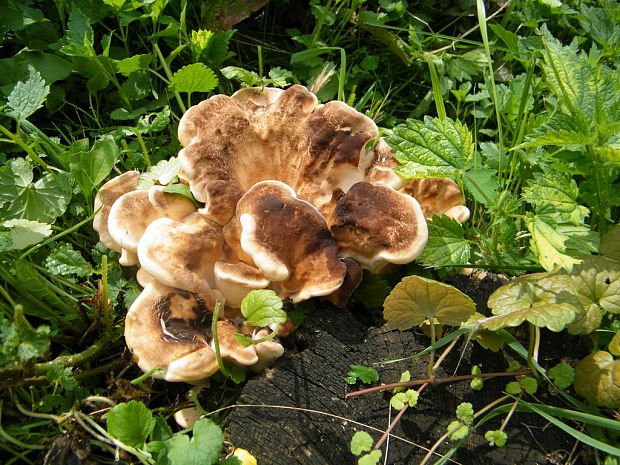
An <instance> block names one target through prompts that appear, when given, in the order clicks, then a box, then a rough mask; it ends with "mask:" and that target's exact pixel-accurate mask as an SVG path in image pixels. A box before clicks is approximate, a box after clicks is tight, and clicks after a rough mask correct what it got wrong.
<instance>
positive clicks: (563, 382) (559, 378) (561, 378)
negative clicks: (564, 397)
mask: <svg viewBox="0 0 620 465" xmlns="http://www.w3.org/2000/svg"><path fill="white" fill-rule="evenodd" d="M547 376H549V378H551V379H552V380H553V384H555V385H556V386H557V387H559V388H560V389H566V388H567V387H569V386H570V385H571V384H573V381H574V380H575V369H574V368H573V367H572V366H570V365H569V364H568V363H564V362H561V363H558V364H557V365H554V366H552V367H551V368H549V371H548V372H547Z"/></svg>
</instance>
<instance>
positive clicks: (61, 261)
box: [45, 242, 93, 277]
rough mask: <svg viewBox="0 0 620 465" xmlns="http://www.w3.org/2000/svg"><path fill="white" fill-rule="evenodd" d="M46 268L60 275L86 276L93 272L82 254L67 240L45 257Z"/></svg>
mask: <svg viewBox="0 0 620 465" xmlns="http://www.w3.org/2000/svg"><path fill="white" fill-rule="evenodd" d="M45 268H46V269H47V271H49V272H50V273H52V274H55V275H60V276H68V275H73V276H80V277H84V276H88V275H90V274H91V273H92V272H93V271H92V268H91V266H90V265H89V264H88V262H87V261H86V260H84V257H82V254H80V252H79V251H78V250H74V249H73V246H72V245H71V244H69V243H66V242H65V243H62V244H60V245H58V246H57V247H54V249H53V250H52V252H51V253H50V255H48V256H47V257H46V258H45Z"/></svg>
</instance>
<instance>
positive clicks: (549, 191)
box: [523, 170, 590, 224]
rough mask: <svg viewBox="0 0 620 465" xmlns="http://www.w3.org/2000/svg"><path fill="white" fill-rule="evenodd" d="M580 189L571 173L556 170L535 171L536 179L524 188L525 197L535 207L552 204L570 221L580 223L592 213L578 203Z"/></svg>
mask: <svg viewBox="0 0 620 465" xmlns="http://www.w3.org/2000/svg"><path fill="white" fill-rule="evenodd" d="M578 195H579V189H578V188H577V183H576V182H575V181H574V180H573V179H572V177H571V176H570V175H569V174H566V173H562V172H559V171H555V170H547V171H545V172H544V173H534V179H532V180H530V181H528V185H527V186H526V187H524V188H523V199H524V200H525V201H526V202H528V203H530V204H532V205H533V206H534V207H535V208H541V207H547V206H549V205H552V206H553V207H554V210H555V211H556V212H558V213H560V214H561V215H562V217H564V218H565V219H566V220H567V221H568V222H571V223H573V224H580V223H583V221H584V220H585V219H586V217H587V216H588V215H589V214H590V211H589V210H588V209H587V208H586V207H584V206H583V205H579V204H577V197H578Z"/></svg>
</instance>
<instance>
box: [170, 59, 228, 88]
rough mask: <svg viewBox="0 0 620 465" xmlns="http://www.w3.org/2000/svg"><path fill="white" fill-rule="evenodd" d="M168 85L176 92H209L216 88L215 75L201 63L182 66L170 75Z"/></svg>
mask: <svg viewBox="0 0 620 465" xmlns="http://www.w3.org/2000/svg"><path fill="white" fill-rule="evenodd" d="M170 84H171V85H172V86H173V88H174V90H175V91H177V92H187V93H188V94H191V93H192V92H211V91H212V90H213V89H215V88H216V87H217V84H218V81H217V77H216V76H215V73H214V72H213V71H212V70H211V69H210V68H208V67H207V66H206V65H204V64H203V63H193V64H191V65H187V66H184V67H183V68H181V69H180V70H178V71H177V72H176V73H174V74H173V75H172V79H170Z"/></svg>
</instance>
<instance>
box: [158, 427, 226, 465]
mask: <svg viewBox="0 0 620 465" xmlns="http://www.w3.org/2000/svg"><path fill="white" fill-rule="evenodd" d="M166 446H167V448H168V451H167V458H168V460H169V462H170V465H213V464H215V463H217V460H218V457H219V455H220V452H221V451H222V449H223V448H224V434H223V433H222V430H221V429H220V427H219V426H217V425H216V424H215V423H213V422H212V421H211V420H209V419H208V418H201V419H200V420H198V421H197V422H196V424H195V425H194V429H193V437H192V439H190V438H189V436H188V435H186V434H175V435H174V436H173V437H172V438H170V439H169V440H168V441H166Z"/></svg>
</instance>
